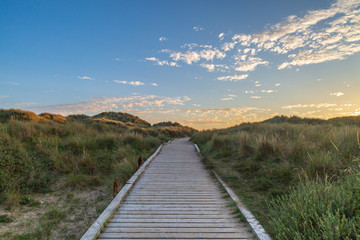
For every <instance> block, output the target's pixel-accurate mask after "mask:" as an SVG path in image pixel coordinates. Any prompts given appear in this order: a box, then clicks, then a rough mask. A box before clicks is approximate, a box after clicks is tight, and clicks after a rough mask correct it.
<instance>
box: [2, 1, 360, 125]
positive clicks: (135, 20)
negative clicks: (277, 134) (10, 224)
mask: <svg viewBox="0 0 360 240" xmlns="http://www.w3.org/2000/svg"><path fill="white" fill-rule="evenodd" d="M359 6H360V1H358V0H339V1H307V0H306V1H227V0H225V1H184V0H182V1H1V2H0V36H1V37H0V108H5V109H7V108H21V109H28V110H31V111H34V112H36V113H41V112H52V113H60V114H63V115H68V114H82V113H85V114H88V115H93V114H96V113H99V112H102V111H123V112H129V113H132V114H135V115H138V116H139V117H142V118H144V119H145V120H148V121H150V122H151V123H155V122H159V121H167V120H171V121H178V122H181V123H183V124H186V125H190V126H193V127H195V128H199V129H204V128H220V127H227V126H231V125H235V124H239V123H241V122H247V121H259V120H263V119H266V118H269V117H272V116H274V115H279V114H284V115H298V116H302V117H321V118H329V117H334V116H346V115H357V114H360V97H359V90H360V77H359V76H360V68H359V66H360V54H359V52H360V8H359Z"/></svg>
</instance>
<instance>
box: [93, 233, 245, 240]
mask: <svg viewBox="0 0 360 240" xmlns="http://www.w3.org/2000/svg"><path fill="white" fill-rule="evenodd" d="M99 237H100V238H104V239H107V238H115V239H116V238H118V239H122V238H129V239H170V238H173V239H177V238H184V239H186V238H199V239H206V238H211V239H229V238H230V239H234V238H235V239H247V238H251V235H250V234H249V233H246V232H240V233H167V232H159V233H101V234H100V236H99Z"/></svg>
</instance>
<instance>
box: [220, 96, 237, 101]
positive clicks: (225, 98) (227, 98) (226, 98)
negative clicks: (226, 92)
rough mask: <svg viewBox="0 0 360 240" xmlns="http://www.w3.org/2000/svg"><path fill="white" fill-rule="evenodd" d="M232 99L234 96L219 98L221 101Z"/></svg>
mask: <svg viewBox="0 0 360 240" xmlns="http://www.w3.org/2000/svg"><path fill="white" fill-rule="evenodd" d="M232 100H234V98H232V97H224V98H222V99H221V101H232Z"/></svg>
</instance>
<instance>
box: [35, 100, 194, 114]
mask: <svg viewBox="0 0 360 240" xmlns="http://www.w3.org/2000/svg"><path fill="white" fill-rule="evenodd" d="M190 100H191V99H190V98H189V97H187V96H183V97H161V96H155V95H144V96H124V97H98V98H92V99H91V100H89V101H85V102H80V103H74V104H58V105H51V106H42V107H32V108H31V110H33V111H35V112H39V113H40V112H52V113H59V114H62V115H69V114H96V113H99V112H103V111H127V112H130V113H136V112H137V111H143V110H146V111H153V110H156V109H163V108H164V107H166V106H171V105H174V106H181V105H184V104H185V103H186V102H188V101H190Z"/></svg>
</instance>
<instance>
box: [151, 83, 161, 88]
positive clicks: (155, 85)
mask: <svg viewBox="0 0 360 240" xmlns="http://www.w3.org/2000/svg"><path fill="white" fill-rule="evenodd" d="M151 86H154V87H157V86H159V84H157V83H151Z"/></svg>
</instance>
